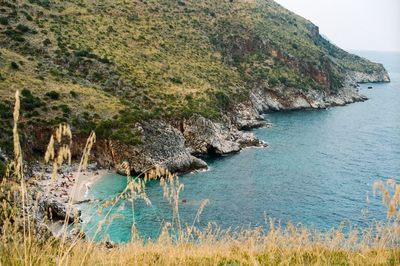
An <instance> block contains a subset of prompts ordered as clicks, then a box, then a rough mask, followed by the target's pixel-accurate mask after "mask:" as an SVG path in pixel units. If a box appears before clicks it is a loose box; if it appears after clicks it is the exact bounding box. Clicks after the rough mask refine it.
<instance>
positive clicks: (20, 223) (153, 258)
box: [0, 92, 400, 265]
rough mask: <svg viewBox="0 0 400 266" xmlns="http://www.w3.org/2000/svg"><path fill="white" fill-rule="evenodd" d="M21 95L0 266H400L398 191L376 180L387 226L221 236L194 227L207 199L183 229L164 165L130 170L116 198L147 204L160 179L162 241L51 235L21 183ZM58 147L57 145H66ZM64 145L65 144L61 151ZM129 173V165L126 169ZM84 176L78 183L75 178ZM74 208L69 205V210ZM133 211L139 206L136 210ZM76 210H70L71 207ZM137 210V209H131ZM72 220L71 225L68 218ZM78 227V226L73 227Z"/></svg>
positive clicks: (59, 154) (52, 152) (52, 156)
mask: <svg viewBox="0 0 400 266" xmlns="http://www.w3.org/2000/svg"><path fill="white" fill-rule="evenodd" d="M19 104H20V103H19V94H18V92H17V94H16V104H15V110H14V131H13V133H14V160H13V161H12V162H11V163H10V165H9V168H8V169H9V171H8V173H7V175H6V177H5V178H4V179H3V180H2V182H1V183H0V188H1V190H0V200H1V209H0V265H399V264H400V248H399V243H400V226H399V218H400V208H399V201H400V185H398V184H396V182H394V180H388V181H387V182H377V183H376V184H375V185H374V191H375V192H376V193H379V194H381V195H382V199H383V203H384V204H385V206H387V208H388V220H387V222H385V223H374V224H371V226H370V227H369V228H367V229H359V228H350V229H349V230H348V231H345V230H343V228H342V229H340V228H339V229H335V230H334V229H332V230H329V231H326V232H321V231H316V230H309V229H307V228H305V227H296V226H293V225H290V224H289V225H287V226H286V227H281V226H280V225H278V224H276V223H274V221H273V220H269V223H270V224H269V228H268V230H266V229H263V228H257V229H253V230H239V231H237V230H233V231H231V230H222V229H220V228H219V227H218V226H216V225H212V224H210V225H209V226H208V227H207V228H205V229H204V230H200V229H198V228H197V227H196V223H195V222H196V220H198V218H199V216H200V215H201V212H202V209H203V208H204V207H205V205H206V204H207V201H204V202H203V204H202V205H201V208H200V209H199V211H198V214H197V215H196V217H195V222H194V223H193V225H191V226H186V227H182V226H181V224H180V219H179V193H180V191H181V190H182V189H183V184H181V183H180V182H179V178H178V177H177V176H175V175H172V174H170V173H169V172H168V171H166V170H164V169H161V168H159V167H154V168H153V169H150V170H149V171H147V172H146V173H144V174H143V176H142V177H141V178H139V177H131V176H130V173H129V170H127V178H128V181H129V182H128V186H127V187H126V189H125V190H124V191H123V192H122V193H121V194H120V195H119V196H118V197H117V198H116V199H114V200H111V201H109V202H106V203H105V204H107V205H110V206H114V205H115V204H116V202H117V201H119V200H122V199H130V200H132V201H133V202H135V201H136V200H138V199H143V200H145V201H147V202H149V203H150V200H151V199H148V198H147V196H146V194H145V192H144V187H145V184H146V181H147V180H149V179H152V178H157V177H161V181H160V182H161V186H162V188H163V191H164V197H165V198H166V199H167V200H168V201H169V202H170V204H171V208H172V210H173V214H174V215H173V220H172V221H171V222H170V223H166V224H165V225H164V226H163V230H162V233H161V235H160V237H159V238H158V239H156V240H154V241H151V242H148V241H147V242H144V241H143V240H142V239H140V236H139V235H138V234H137V230H136V227H135V224H134V223H133V225H132V240H131V242H129V243H127V244H124V245H117V246H110V244H107V243H95V242H94V241H92V240H91V239H82V234H77V235H76V236H71V235H68V234H67V223H66V222H65V223H64V227H63V229H62V230H63V231H62V232H63V234H62V235H61V236H60V237H58V238H55V237H51V236H48V234H47V232H46V230H44V229H43V227H42V224H41V223H37V221H35V219H34V213H35V211H36V210H37V202H38V199H39V198H40V195H37V194H35V186H34V185H33V184H34V180H33V179H32V178H26V177H24V173H23V170H22V169H23V160H22V152H23V151H21V148H20V143H19V138H18V116H19ZM70 136H71V135H70V130H69V128H68V127H67V126H66V125H61V126H60V127H58V128H57V129H56V132H55V133H54V135H53V137H52V141H50V144H49V147H48V150H47V153H46V158H45V159H46V161H47V162H50V163H52V164H53V165H54V167H59V166H60V164H62V163H63V162H66V163H68V161H69V150H68V140H69V138H70ZM64 137H66V138H67V141H66V143H67V144H65V145H62V146H61V147H62V148H61V149H60V148H58V149H57V148H56V146H57V145H54V143H61V142H62V139H63V138H64ZM94 142H95V135H94V134H91V136H90V137H89V139H88V141H87V145H86V147H85V149H84V151H83V156H82V160H81V163H80V165H79V169H80V170H83V169H84V168H85V166H86V164H87V162H88V160H89V155H90V149H91V147H92V145H93V143H94ZM59 146H60V145H59ZM125 166H126V167H125V168H126V169H129V166H128V165H127V164H126V165H125ZM78 178H79V177H78ZM69 206H71V202H70V205H69ZM132 206H134V205H132ZM69 210H71V208H69ZM132 211H135V210H134V209H132ZM108 215H109V214H106V217H105V218H104V220H103V221H100V222H99V225H98V227H99V229H98V230H101V227H102V226H105V225H106V224H107V221H108V220H107V219H108V218H110V217H108ZM66 220H67V219H66ZM75 226H79V223H77V224H75Z"/></svg>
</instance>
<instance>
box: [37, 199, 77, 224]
mask: <svg viewBox="0 0 400 266" xmlns="http://www.w3.org/2000/svg"><path fill="white" fill-rule="evenodd" d="M39 209H40V212H41V213H42V215H45V214H47V215H48V216H49V217H50V218H51V219H52V220H53V221H64V220H65V219H66V217H67V210H68V207H67V203H63V202H61V201H60V200H58V199H56V198H53V197H44V198H43V199H42V200H41V202H40V208H39ZM80 215H81V212H80V210H78V209H76V208H75V207H71V211H70V214H69V216H68V223H73V222H74V220H75V219H78V220H79V219H80Z"/></svg>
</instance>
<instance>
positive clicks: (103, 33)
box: [0, 0, 381, 150]
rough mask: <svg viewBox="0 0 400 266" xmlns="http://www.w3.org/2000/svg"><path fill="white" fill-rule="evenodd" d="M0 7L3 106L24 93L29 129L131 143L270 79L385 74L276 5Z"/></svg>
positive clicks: (222, 105)
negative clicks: (160, 123)
mask: <svg viewBox="0 0 400 266" xmlns="http://www.w3.org/2000/svg"><path fill="white" fill-rule="evenodd" d="M0 3H1V7H0V108H3V106H5V107H10V99H9V92H10V89H11V90H12V89H13V88H14V89H16V88H23V89H24V91H25V94H24V97H25V98H23V99H22V101H25V102H27V103H26V104H25V105H24V106H25V107H24V108H22V115H23V117H24V119H23V120H22V121H21V122H22V123H23V124H29V123H31V124H34V125H38V124H47V125H56V124H58V123H60V122H69V123H70V124H71V125H72V127H73V129H74V131H75V132H78V133H87V132H89V131H90V130H92V129H96V131H97V132H98V135H99V137H109V138H115V139H119V140H122V141H124V142H128V143H129V141H132V139H135V138H134V137H135V135H136V132H134V131H132V129H131V128H132V125H133V124H134V123H135V122H138V121H141V120H145V119H150V118H161V117H162V118H166V119H170V118H174V119H179V118H182V117H189V116H191V115H192V114H193V113H198V114H202V115H203V116H205V117H208V118H212V119H215V118H218V117H219V116H220V114H221V112H226V111H228V110H229V109H230V108H232V106H234V105H235V103H237V102H241V101H244V100H246V99H248V97H249V90H251V89H252V88H254V87H257V86H260V85H262V84H264V85H265V86H284V87H294V88H298V89H299V90H303V91H308V90H310V89H317V90H321V89H324V90H328V91H330V90H332V91H335V90H337V89H339V88H340V87H341V86H342V84H343V80H344V72H345V70H346V69H353V70H359V71H373V70H381V66H380V65H378V64H374V63H371V62H369V61H367V60H365V59H361V58H358V57H355V56H352V55H349V54H348V53H346V52H345V51H343V50H341V49H339V48H337V47H336V46H334V45H332V44H330V43H329V42H328V41H326V40H324V39H323V38H322V37H321V36H320V35H319V34H318V30H317V28H316V27H315V26H314V25H312V24H311V22H309V21H307V20H305V19H303V18H301V17H299V16H297V15H295V14H293V13H291V12H289V11H288V10H286V9H284V8H282V7H281V6H279V5H278V4H276V3H275V2H273V1H272V0H250V1H248V0H238V1H236V0H235V1H228V0H226V1H225V0H224V1H216V0H206V1H186V0H174V1H170V0H148V1H143V0H133V1H127V0H116V1H100V2H99V1H86V0H67V1H64V0H63V1H61V0H22V1H11V0H1V2H0ZM310 67H314V68H315V70H316V71H322V72H323V73H325V74H326V75H327V77H328V79H329V80H328V83H321V81H320V80H317V79H315V78H313V77H312V76H311V75H310V73H308V68H310ZM2 115H3V113H2ZM4 115H5V116H7V113H5V114H4ZM6 118H8V117H6ZM7 125H8V127H7ZM9 125H10V120H8V122H5V121H4V120H3V119H2V121H1V124H0V127H1V129H2V130H1V132H2V133H0V134H1V139H2V142H7V143H8V146H7V145H5V146H6V147H9V146H10V138H9V137H10V134H9V131H10V128H9ZM7 137H8V139H7ZM0 145H3V144H2V143H0ZM3 146H4V145H3ZM8 150H9V149H8Z"/></svg>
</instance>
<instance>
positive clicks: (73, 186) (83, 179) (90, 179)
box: [40, 170, 109, 204]
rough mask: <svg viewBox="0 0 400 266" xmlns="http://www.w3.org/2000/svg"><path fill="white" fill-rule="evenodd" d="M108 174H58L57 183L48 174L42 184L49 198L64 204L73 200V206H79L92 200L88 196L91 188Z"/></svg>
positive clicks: (97, 172)
mask: <svg viewBox="0 0 400 266" xmlns="http://www.w3.org/2000/svg"><path fill="white" fill-rule="evenodd" d="M107 174H109V171H108V170H94V171H82V172H81V173H79V172H78V171H76V170H75V171H70V172H67V173H61V174H58V177H57V180H55V181H53V180H51V174H48V175H46V178H45V180H42V181H41V182H40V183H41V185H42V187H43V190H44V191H45V194H47V195H48V196H50V197H53V198H55V199H57V200H58V201H60V202H63V203H67V202H68V201H69V199H71V200H72V203H73V204H77V203H80V202H83V201H87V200H90V199H89V198H88V195H89V191H90V189H91V187H92V186H93V184H94V183H95V182H96V181H97V180H99V179H100V178H101V177H103V176H104V175H107Z"/></svg>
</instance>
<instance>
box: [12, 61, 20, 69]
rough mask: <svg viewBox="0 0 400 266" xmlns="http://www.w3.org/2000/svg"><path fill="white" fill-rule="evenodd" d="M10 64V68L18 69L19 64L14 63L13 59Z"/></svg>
mask: <svg viewBox="0 0 400 266" xmlns="http://www.w3.org/2000/svg"><path fill="white" fill-rule="evenodd" d="M10 66H11V68H12V69H15V70H18V69H19V65H18V64H17V63H15V62H14V61H13V62H11V64H10Z"/></svg>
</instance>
